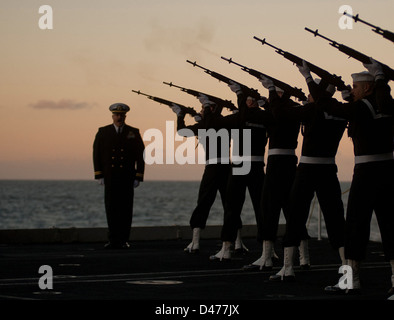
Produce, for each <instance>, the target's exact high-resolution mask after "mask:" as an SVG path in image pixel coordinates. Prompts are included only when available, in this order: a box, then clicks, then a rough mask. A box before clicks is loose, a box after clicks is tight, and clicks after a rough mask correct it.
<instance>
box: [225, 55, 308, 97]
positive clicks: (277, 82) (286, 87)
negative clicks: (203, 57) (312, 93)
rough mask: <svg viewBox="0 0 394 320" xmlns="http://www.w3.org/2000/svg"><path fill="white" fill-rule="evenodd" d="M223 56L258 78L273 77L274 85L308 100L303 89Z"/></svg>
mask: <svg viewBox="0 0 394 320" xmlns="http://www.w3.org/2000/svg"><path fill="white" fill-rule="evenodd" d="M221 58H222V59H223V60H226V61H228V63H234V64H236V65H237V66H239V67H241V69H242V70H243V71H246V72H248V73H249V74H251V75H252V76H254V77H256V78H257V79H261V76H264V77H266V78H269V79H271V81H272V82H273V83H274V85H275V86H276V87H279V88H281V89H282V90H283V91H285V92H287V93H288V94H289V95H290V96H294V97H296V98H298V99H299V100H300V101H306V100H307V98H306V96H305V94H304V93H303V92H302V90H301V89H298V88H293V87H292V86H290V85H288V84H287V83H284V82H282V81H280V80H277V79H275V78H273V77H271V76H269V75H266V74H264V73H262V72H260V71H257V70H254V69H250V68H248V67H245V66H243V65H242V64H239V63H237V62H235V61H233V59H232V58H230V59H227V58H225V57H221Z"/></svg>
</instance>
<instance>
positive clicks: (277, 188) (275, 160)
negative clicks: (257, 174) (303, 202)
mask: <svg viewBox="0 0 394 320" xmlns="http://www.w3.org/2000/svg"><path fill="white" fill-rule="evenodd" d="M296 170H297V156H295V155H294V156H293V155H270V156H268V159H267V168H266V173H265V179H264V185H263V191H262V196H261V211H260V212H261V218H260V219H259V220H258V221H259V223H258V224H257V230H258V233H257V240H258V241H259V242H262V241H263V240H269V241H275V240H276V236H277V233H278V224H279V219H280V213H281V211H283V214H284V217H285V219H286V220H287V215H288V214H287V213H288V209H289V208H288V206H289V196H290V190H291V187H292V185H293V182H294V177H295V173H296ZM305 233H306V235H307V231H306V228H305ZM303 237H305V235H304V236H303Z"/></svg>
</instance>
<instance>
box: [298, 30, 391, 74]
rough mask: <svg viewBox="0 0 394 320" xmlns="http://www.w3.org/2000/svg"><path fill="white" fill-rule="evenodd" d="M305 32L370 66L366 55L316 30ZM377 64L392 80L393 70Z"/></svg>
mask: <svg viewBox="0 0 394 320" xmlns="http://www.w3.org/2000/svg"><path fill="white" fill-rule="evenodd" d="M305 30H306V31H309V32H310V33H313V34H314V36H315V37H316V36H319V37H321V38H323V39H325V40H327V41H329V42H331V43H330V45H331V46H333V47H334V48H337V49H338V50H339V51H341V52H343V53H345V54H347V55H348V56H350V57H352V58H354V59H356V60H358V61H360V62H361V63H365V64H371V60H370V59H369V57H368V56H367V55H365V54H363V53H361V52H359V51H357V50H354V49H353V48H350V47H348V46H345V45H343V44H340V43H338V42H336V41H334V40H331V39H329V38H327V37H325V36H323V35H321V34H319V32H318V31H319V30H318V29H316V30H315V31H312V30H311V29H308V28H305ZM377 62H378V63H380V64H381V65H382V69H383V72H384V74H385V75H386V76H387V77H388V79H389V80H394V70H393V69H391V68H390V67H389V66H387V65H385V64H383V63H381V62H379V61H377Z"/></svg>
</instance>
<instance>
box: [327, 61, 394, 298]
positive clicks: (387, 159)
mask: <svg viewBox="0 0 394 320" xmlns="http://www.w3.org/2000/svg"><path fill="white" fill-rule="evenodd" d="M364 66H365V67H366V68H367V70H368V71H369V72H367V71H364V72H360V73H354V74H352V78H353V89H352V91H351V96H352V98H353V102H349V103H340V102H338V101H337V100H335V99H331V100H327V101H325V104H324V109H325V110H326V111H327V112H328V113H330V114H332V115H335V116H339V117H343V118H346V119H348V120H349V135H350V137H351V138H352V141H353V145H354V155H355V166H354V172H353V179H352V184H351V187H350V192H349V198H348V205H347V212H346V224H345V257H346V259H347V265H349V266H350V267H351V268H352V274H353V283H352V286H348V288H347V290H346V291H347V292H349V293H355V292H358V291H360V289H361V282H360V274H359V269H360V263H361V261H362V260H364V259H365V256H366V248H367V245H368V241H369V232H370V223H371V216H372V212H373V211H374V212H375V214H376V218H377V220H378V224H379V229H380V234H381V238H382V244H383V251H384V254H385V258H386V260H387V261H390V264H391V268H392V274H393V275H392V277H391V289H390V291H391V294H392V293H393V292H394V233H393V230H394V214H393V212H394V197H393V194H394V159H393V149H392V142H393V132H392V127H393V114H394V108H393V102H392V101H393V99H392V97H391V95H390V89H389V87H388V84H387V82H388V81H387V78H386V76H385V74H384V72H383V71H382V67H381V65H380V64H379V63H378V62H376V61H374V60H373V59H371V64H364ZM390 101H391V102H390ZM385 103H388V104H387V105H385ZM330 291H332V290H330ZM338 291H340V290H338Z"/></svg>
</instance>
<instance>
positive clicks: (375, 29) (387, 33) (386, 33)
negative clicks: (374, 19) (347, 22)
mask: <svg viewBox="0 0 394 320" xmlns="http://www.w3.org/2000/svg"><path fill="white" fill-rule="evenodd" d="M343 14H344V15H345V16H348V17H351V18H353V20H354V22H357V21H360V22H361V23H364V24H366V25H367V26H369V27H371V28H373V29H372V31H373V32H376V33H377V34H380V35H381V36H383V38H385V39H387V40H390V41H392V42H394V33H393V32H391V31H388V30H383V29H381V28H379V27H377V26H374V25H373V24H371V23H369V22H367V21H364V20H361V19H360V18H359V16H358V14H356V15H355V16H353V15H351V14H349V13H347V12H346V11H345V12H344V13H343Z"/></svg>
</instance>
